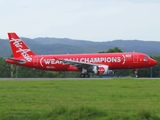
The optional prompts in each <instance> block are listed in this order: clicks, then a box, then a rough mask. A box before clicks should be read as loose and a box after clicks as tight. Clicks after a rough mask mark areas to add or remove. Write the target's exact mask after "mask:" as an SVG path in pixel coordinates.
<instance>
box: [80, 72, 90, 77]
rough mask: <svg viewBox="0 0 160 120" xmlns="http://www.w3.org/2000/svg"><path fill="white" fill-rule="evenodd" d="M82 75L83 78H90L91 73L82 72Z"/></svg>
mask: <svg viewBox="0 0 160 120" xmlns="http://www.w3.org/2000/svg"><path fill="white" fill-rule="evenodd" d="M80 77H81V78H90V75H89V74H88V73H81V74H80Z"/></svg>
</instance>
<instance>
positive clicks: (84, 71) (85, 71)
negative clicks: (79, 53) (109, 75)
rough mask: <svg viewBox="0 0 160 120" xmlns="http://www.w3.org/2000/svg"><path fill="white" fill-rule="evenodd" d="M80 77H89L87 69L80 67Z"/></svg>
mask: <svg viewBox="0 0 160 120" xmlns="http://www.w3.org/2000/svg"><path fill="white" fill-rule="evenodd" d="M80 77H81V78H89V77H90V75H89V74H88V73H87V69H84V68H82V73H81V74H80Z"/></svg>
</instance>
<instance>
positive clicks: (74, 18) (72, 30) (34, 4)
mask: <svg viewBox="0 0 160 120" xmlns="http://www.w3.org/2000/svg"><path fill="white" fill-rule="evenodd" d="M7 32H16V33H17V34H18V35H19V36H21V37H28V38H36V37H56V38H70V39H81V40H91V41H111V40H116V39H123V40H133V39H138V40H154V41H160V0H0V38H5V39H6V38H7Z"/></svg>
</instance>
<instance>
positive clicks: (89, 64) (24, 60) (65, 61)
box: [6, 32, 157, 78]
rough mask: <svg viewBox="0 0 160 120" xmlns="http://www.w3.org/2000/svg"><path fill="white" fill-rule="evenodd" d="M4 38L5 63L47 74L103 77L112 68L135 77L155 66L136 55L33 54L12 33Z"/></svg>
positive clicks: (145, 57)
mask: <svg viewBox="0 0 160 120" xmlns="http://www.w3.org/2000/svg"><path fill="white" fill-rule="evenodd" d="M8 38H9V41H10V46H11V50H12V53H13V57H12V58H7V59H6V62H7V63H10V64H15V65H19V66H24V67H30V68H35V69H42V70H49V71H78V72H81V74H80V77H81V78H89V77H90V75H89V73H90V72H92V73H94V74H96V75H106V74H109V73H113V71H114V70H116V69H134V70H135V74H136V77H138V75H137V71H138V69H140V68H148V67H153V66H155V65H156V64H157V61H156V60H154V59H152V58H150V57H149V56H148V55H147V54H144V53H139V52H122V53H92V54H53V55H37V54H35V53H34V52H33V51H32V50H31V49H30V48H29V47H28V46H27V45H26V44H25V43H24V42H23V41H22V40H21V39H20V38H19V37H18V35H17V34H16V33H14V32H10V33H8Z"/></svg>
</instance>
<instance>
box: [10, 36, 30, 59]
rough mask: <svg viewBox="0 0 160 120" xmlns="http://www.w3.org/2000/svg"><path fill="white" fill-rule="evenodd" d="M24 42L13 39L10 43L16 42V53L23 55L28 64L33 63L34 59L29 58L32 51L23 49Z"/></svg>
mask: <svg viewBox="0 0 160 120" xmlns="http://www.w3.org/2000/svg"><path fill="white" fill-rule="evenodd" d="M21 41H22V40H20V39H13V38H12V40H10V42H14V43H13V45H14V46H15V47H16V48H17V49H18V50H17V51H16V53H19V52H20V53H21V55H22V56H23V57H24V58H25V59H26V60H27V61H28V62H31V61H32V57H31V56H29V54H28V52H29V51H31V50H30V49H23V46H22V43H21Z"/></svg>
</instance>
